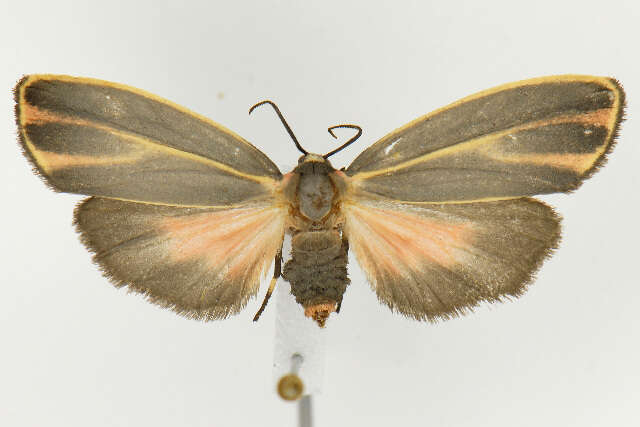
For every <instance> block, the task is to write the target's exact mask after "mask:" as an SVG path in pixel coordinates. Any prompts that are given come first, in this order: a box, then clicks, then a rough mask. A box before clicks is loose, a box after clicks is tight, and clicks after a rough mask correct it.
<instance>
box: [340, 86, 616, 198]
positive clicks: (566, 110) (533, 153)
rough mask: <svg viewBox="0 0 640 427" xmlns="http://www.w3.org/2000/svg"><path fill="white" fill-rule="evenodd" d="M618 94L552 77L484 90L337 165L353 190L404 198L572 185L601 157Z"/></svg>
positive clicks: (517, 193) (519, 192)
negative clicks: (346, 164)
mask: <svg viewBox="0 0 640 427" xmlns="http://www.w3.org/2000/svg"><path fill="white" fill-rule="evenodd" d="M623 108H624V92H623V91H622V88H621V87H620V85H619V84H618V83H617V82H616V81H615V80H614V79H610V78H602V77H591V76H575V75H567V76H555V77H544V78H538V79H532V80H525V81H521V82H516V83H511V84H507V85H504V86H500V87H497V88H494V89H490V90H487V91H484V92H481V93H478V94H476V95H472V96H470V97H468V98H465V99H462V100H460V101H458V102H455V103H453V104H451V105H449V106H447V107H444V108H442V109H440V110H437V111H435V112H433V113H431V114H427V115H426V116H423V117H421V118H419V119H417V120H415V121H413V122H411V123H409V124H408V125H406V126H404V127H402V128H400V129H398V130H396V131H395V132H392V133H391V134H389V135H387V136H385V137H384V138H382V139H381V140H380V141H378V142H377V143H376V144H374V145H372V146H371V147H369V148H368V149H366V150H365V151H364V152H363V153H362V154H360V155H359V156H358V157H357V158H356V159H355V160H354V161H353V163H352V164H351V165H350V166H349V168H348V169H347V170H346V174H347V175H348V176H351V177H352V183H353V185H354V188H356V189H359V190H360V191H364V192H366V193H369V194H372V195H376V196H382V197H385V198H388V199H393V200H398V201H407V202H447V203H450V202H461V201H462V202H469V201H482V200H496V199H505V198H511V197H521V196H529V195H534V194H546V193H555V192H567V191H570V190H573V189H575V188H577V187H578V186H579V185H580V183H581V182H582V181H583V180H584V179H586V178H587V177H589V176H590V174H591V173H592V172H593V171H594V170H596V169H597V167H598V166H599V165H601V164H602V162H603V161H604V159H605V155H606V153H607V152H608V151H609V150H610V149H611V147H612V143H613V141H614V138H615V135H616V133H617V130H618V126H619V124H620V121H621V120H622V115H623Z"/></svg>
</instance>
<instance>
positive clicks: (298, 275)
mask: <svg viewBox="0 0 640 427" xmlns="http://www.w3.org/2000/svg"><path fill="white" fill-rule="evenodd" d="M347 251H348V245H347V243H346V242H345V241H343V240H342V237H341V236H340V233H339V232H338V231H336V230H324V231H305V232H299V233H297V234H295V235H294V236H293V238H292V239H291V259H290V260H289V261H288V262H287V263H286V264H285V266H284V269H283V271H282V276H283V277H284V278H285V280H287V281H288V282H289V283H290V284H291V293H292V294H293V295H294V296H295V298H296V301H297V302H298V303H299V304H301V305H302V307H303V308H304V311H305V315H306V316H307V317H310V318H312V319H313V320H315V321H316V322H317V323H318V325H320V327H323V326H324V324H325V321H326V319H327V318H328V317H329V315H330V314H331V313H333V312H335V311H337V308H338V307H339V306H340V303H341V302H342V297H343V295H344V292H345V291H346V290H347V285H349V278H348V277H347Z"/></svg>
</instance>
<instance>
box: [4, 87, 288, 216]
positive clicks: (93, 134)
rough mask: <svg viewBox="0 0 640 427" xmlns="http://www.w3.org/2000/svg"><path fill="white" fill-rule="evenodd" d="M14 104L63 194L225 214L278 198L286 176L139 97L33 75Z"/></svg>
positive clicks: (206, 124) (25, 135) (191, 118)
mask: <svg viewBox="0 0 640 427" xmlns="http://www.w3.org/2000/svg"><path fill="white" fill-rule="evenodd" d="M15 99H16V120H17V123H18V130H19V134H20V140H21V143H22V145H23V149H24V151H25V154H26V155H27V156H28V157H29V158H30V160H31V161H32V163H33V164H34V165H35V167H36V168H37V170H38V172H39V173H40V175H41V176H43V177H44V178H45V179H46V181H47V183H48V184H50V185H51V186H52V187H53V188H54V189H55V190H58V191H63V192H69V193H78V194H86V195H94V196H104V197H112V198H118V199H123V200H132V201H142V202H152V203H160V204H169V205H182V206H221V205H230V204H236V203H241V202H244V201H246V200H249V199H254V198H262V197H267V196H270V195H271V194H272V191H273V188H274V186H275V185H276V183H277V181H278V180H280V178H281V174H280V172H279V171H278V168H277V167H276V165H274V164H273V163H272V162H271V161H270V160H269V159H268V158H267V157H266V156H265V155H264V154H263V153H262V152H260V151H259V150H258V149H256V148H255V147H253V146H252V145H251V144H249V143H248V142H246V141H245V140H244V139H242V138H241V137H239V136H238V135H235V134H234V133H232V132H231V131H229V130H227V129H225V128H223V127H222V126H220V125H219V124H217V123H214V122H212V121H210V120H208V119H206V118H203V117H201V116H199V115H196V114H195V113H192V112H190V111H188V110H186V109H184V108H182V107H180V106H178V105H175V104H173V103H171V102H169V101H166V100H164V99H161V98H159V97H157V96H155V95H152V94H149V93H146V92H144V91H141V90H138V89H134V88H131V87H127V86H124V85H119V84H115V83H110V82H105V81H101V80H94V79H86V78H74V77H68V76H55V75H32V76H26V77H25V78H23V79H22V80H21V81H20V82H19V83H18V85H17V86H16V88H15Z"/></svg>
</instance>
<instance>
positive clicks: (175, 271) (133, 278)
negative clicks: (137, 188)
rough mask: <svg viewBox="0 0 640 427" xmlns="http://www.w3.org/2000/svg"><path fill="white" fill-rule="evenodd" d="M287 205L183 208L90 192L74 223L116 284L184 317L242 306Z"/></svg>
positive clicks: (274, 244)
mask: <svg viewBox="0 0 640 427" xmlns="http://www.w3.org/2000/svg"><path fill="white" fill-rule="evenodd" d="M285 214H286V209H285V208H283V207H282V206H278V205H274V204H265V203H256V204H248V205H244V206H241V207H237V208H233V209H212V208H193V207H192V208H183V207H172V206H160V205H151V204H143V203H133V202H127V201H120V200H113V199H105V198H100V197H92V198H89V199H87V200H85V201H84V202H83V203H82V204H81V205H79V206H78V208H77V209H76V214H75V223H76V227H77V229H78V231H79V232H80V233H81V235H82V241H83V242H84V244H85V245H86V246H87V247H88V248H89V249H90V250H91V251H93V252H94V254H95V255H94V260H95V262H97V263H98V264H99V265H100V266H101V268H102V270H103V271H104V273H105V275H106V276H107V277H109V278H110V279H111V280H112V281H113V282H114V284H115V285H116V286H118V287H120V286H127V287H128V288H129V289H131V290H133V291H135V292H139V293H142V294H144V295H145V296H147V298H148V299H149V300H150V301H151V302H154V303H156V304H159V305H161V306H163V307H168V308H171V309H173V310H174V311H176V312H177V313H179V314H182V315H184V316H186V317H189V318H195V319H201V320H212V319H221V318H225V317H227V316H228V315H229V314H233V313H236V312H238V311H239V310H240V309H242V308H243V307H244V306H245V305H246V303H247V300H248V299H249V297H251V296H254V295H255V294H256V292H257V291H258V287H259V284H260V279H261V277H263V276H264V274H266V272H267V270H268V268H269V266H270V264H271V262H272V261H273V259H274V258H275V256H276V253H277V252H278V250H279V249H280V247H281V245H282V239H283V235H284V220H285Z"/></svg>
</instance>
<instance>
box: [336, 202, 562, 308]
mask: <svg viewBox="0 0 640 427" xmlns="http://www.w3.org/2000/svg"><path fill="white" fill-rule="evenodd" d="M343 212H344V215H345V221H346V222H345V231H344V232H345V234H346V236H347V238H348V240H349V245H350V248H351V249H352V250H353V251H354V252H355V254H356V258H357V259H358V262H359V264H360V266H361V267H362V269H363V270H364V272H365V274H366V275H367V278H368V279H369V283H370V284H371V286H372V287H373V289H374V290H375V292H376V294H377V295H378V298H379V299H380V301H381V302H383V303H385V304H386V305H388V306H389V307H390V308H391V309H392V310H393V311H398V312H400V313H403V314H405V315H407V316H409V317H413V318H415V319H420V320H422V319H429V320H436V319H439V318H450V317H454V316H457V315H459V314H462V313H464V312H466V311H468V310H469V309H471V308H472V307H474V306H475V305H477V304H478V303H479V302H481V301H499V300H502V299H504V298H505V297H507V298H508V297H517V296H519V295H520V294H522V293H523V292H524V291H525V289H526V286H527V284H528V283H529V281H530V280H531V278H532V275H533V274H534V273H535V272H536V270H537V269H538V268H539V266H540V265H541V263H542V261H543V260H544V258H545V257H547V256H548V255H549V254H550V251H551V250H552V249H553V248H555V247H556V245H557V243H558V240H559V237H560V226H559V218H558V216H557V215H556V214H555V213H554V212H553V210H552V209H551V208H550V207H548V206H546V205H545V204H543V203H541V202H539V201H536V200H533V199H527V198H523V199H514V200H503V201H493V202H482V203H464V204H424V205H415V204H401V203H392V202H385V201H374V200H345V201H344V202H343Z"/></svg>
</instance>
